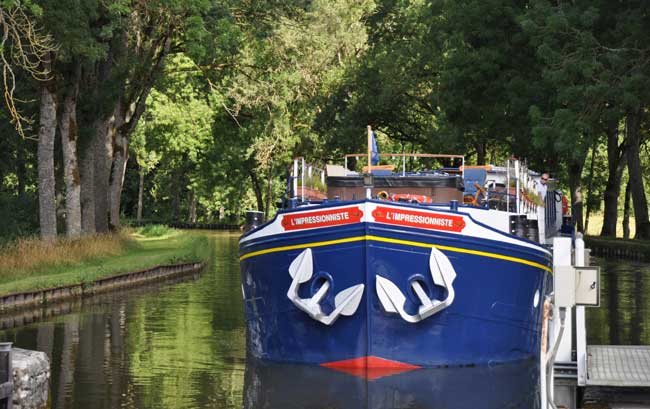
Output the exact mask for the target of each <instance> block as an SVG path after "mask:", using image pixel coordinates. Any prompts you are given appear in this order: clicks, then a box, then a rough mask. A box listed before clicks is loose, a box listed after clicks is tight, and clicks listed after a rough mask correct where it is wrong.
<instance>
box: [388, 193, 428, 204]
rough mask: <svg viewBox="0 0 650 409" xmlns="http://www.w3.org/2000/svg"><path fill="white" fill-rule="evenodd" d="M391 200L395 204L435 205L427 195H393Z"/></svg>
mask: <svg viewBox="0 0 650 409" xmlns="http://www.w3.org/2000/svg"><path fill="white" fill-rule="evenodd" d="M391 199H392V200H393V201H395V202H408V203H433V200H432V199H431V198H430V197H429V196H426V195H412V194H410V193H398V194H396V195H393V196H392V197H391Z"/></svg>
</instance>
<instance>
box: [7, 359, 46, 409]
mask: <svg viewBox="0 0 650 409" xmlns="http://www.w3.org/2000/svg"><path fill="white" fill-rule="evenodd" d="M11 353H12V365H13V394H12V403H13V409H42V408H45V407H47V403H48V394H49V385H50V360H49V359H48V357H47V355H46V354H45V352H38V351H29V350H26V349H20V348H12V351H11Z"/></svg>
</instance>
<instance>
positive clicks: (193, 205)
mask: <svg viewBox="0 0 650 409" xmlns="http://www.w3.org/2000/svg"><path fill="white" fill-rule="evenodd" d="M188 207H189V221H190V223H196V194H195V193H194V190H193V189H190V204H189V206H188Z"/></svg>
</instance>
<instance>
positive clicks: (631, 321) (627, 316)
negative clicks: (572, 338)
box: [586, 258, 650, 345]
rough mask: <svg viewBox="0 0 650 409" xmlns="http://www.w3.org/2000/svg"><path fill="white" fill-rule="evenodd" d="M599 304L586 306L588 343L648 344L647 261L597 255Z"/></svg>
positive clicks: (649, 281) (649, 287)
mask: <svg viewBox="0 0 650 409" xmlns="http://www.w3.org/2000/svg"><path fill="white" fill-rule="evenodd" d="M594 261H595V262H594V264H597V265H599V266H601V294H600V304H601V305H600V308H587V309H586V310H587V343H588V344H612V345H650V298H649V292H650V265H649V264H646V263H641V262H634V261H626V260H611V259H610V260H608V259H601V258H597V259H595V260H594Z"/></svg>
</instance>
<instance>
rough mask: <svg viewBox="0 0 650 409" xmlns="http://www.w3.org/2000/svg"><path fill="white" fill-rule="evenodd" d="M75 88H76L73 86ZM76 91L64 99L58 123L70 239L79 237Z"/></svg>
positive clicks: (79, 206) (79, 204) (79, 188)
mask: <svg viewBox="0 0 650 409" xmlns="http://www.w3.org/2000/svg"><path fill="white" fill-rule="evenodd" d="M75 87H76V86H75ZM76 94H77V91H76V90H72V91H71V92H70V93H69V95H67V96H66V97H65V100H64V102H63V112H62V114H61V121H60V123H59V130H60V131H61V146H62V148H63V172H64V176H63V180H64V181H65V210H66V217H65V225H66V233H67V236H68V237H70V238H78V237H80V236H81V185H80V181H79V165H78V162H77V95H76Z"/></svg>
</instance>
